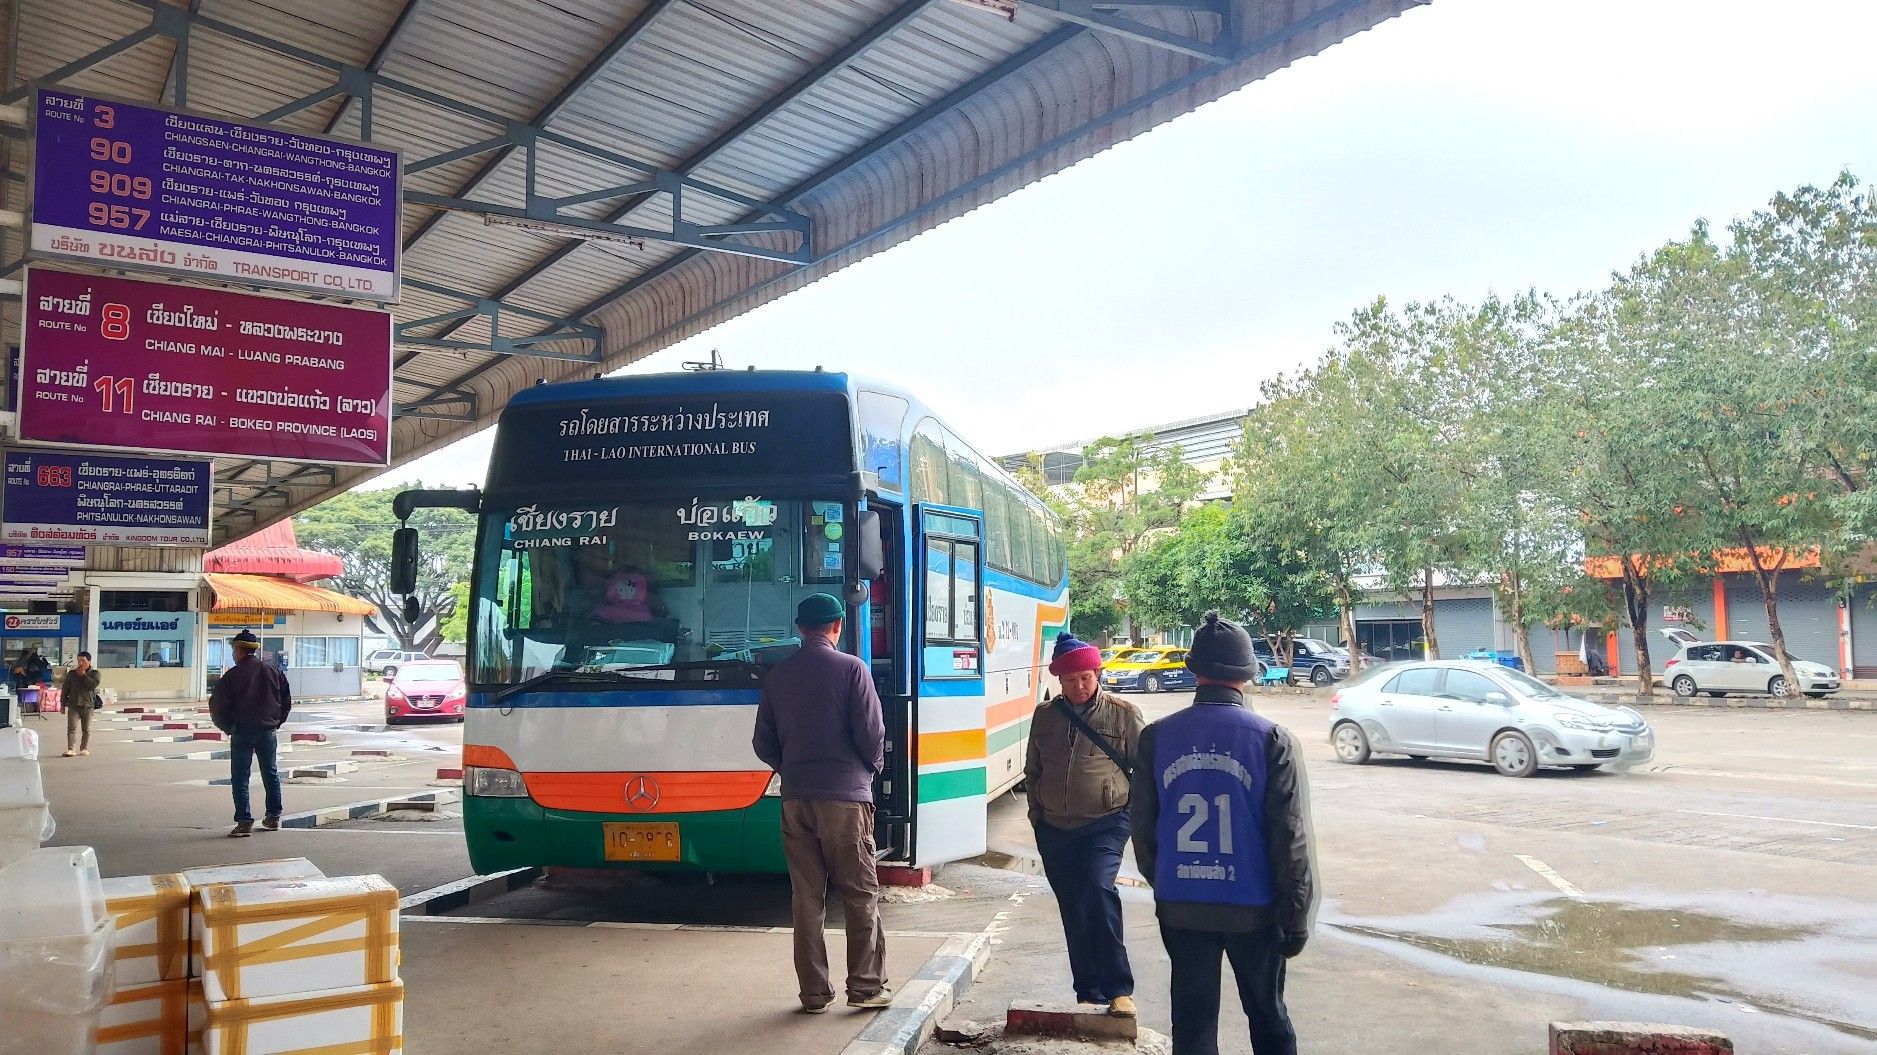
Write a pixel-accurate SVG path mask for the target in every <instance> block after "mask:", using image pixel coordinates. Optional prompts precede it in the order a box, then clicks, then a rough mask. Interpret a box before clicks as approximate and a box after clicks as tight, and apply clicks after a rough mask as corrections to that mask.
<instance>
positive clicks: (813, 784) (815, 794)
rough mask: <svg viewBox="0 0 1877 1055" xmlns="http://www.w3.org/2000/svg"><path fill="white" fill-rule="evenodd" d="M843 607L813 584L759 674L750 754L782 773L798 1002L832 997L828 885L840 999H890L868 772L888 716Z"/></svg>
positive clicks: (879, 759) (879, 763)
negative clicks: (838, 932) (839, 959)
mask: <svg viewBox="0 0 1877 1055" xmlns="http://www.w3.org/2000/svg"><path fill="white" fill-rule="evenodd" d="M846 614H847V606H846V605H844V604H842V603H841V601H840V598H838V597H835V596H833V595H832V594H825V593H817V594H813V595H811V596H809V597H807V598H805V599H804V600H803V601H802V603H801V604H800V605H798V606H797V607H796V609H795V629H796V632H797V633H798V634H799V635H800V636H801V639H802V647H801V650H800V651H798V652H796V653H795V654H794V655H793V656H790V657H789V658H787V659H785V660H783V661H782V662H780V663H778V664H776V666H775V669H774V670H771V671H770V672H769V674H768V676H767V677H765V678H764V679H763V690H762V699H761V700H760V702H758V703H757V705H756V735H755V737H754V739H753V742H752V745H753V746H754V747H755V749H756V757H757V758H760V759H762V760H763V762H765V763H766V764H768V766H769V768H771V769H773V770H775V771H776V772H777V773H779V774H781V776H782V853H783V855H784V856H785V857H786V858H787V859H788V862H789V889H790V892H791V893H792V895H793V899H792V900H793V904H794V923H795V979H796V982H797V983H798V985H799V987H800V992H799V994H798V995H799V996H800V998H801V1001H802V1010H804V1011H806V1012H808V1013H809V1014H811V1015H818V1014H821V1013H823V1012H825V1011H826V1010H827V1009H828V1005H829V1004H832V1003H833V1002H834V984H833V982H832V980H831V979H830V978H829V977H828V944H827V940H826V938H825V937H823V931H824V930H825V928H826V927H827V925H828V892H829V890H833V892H834V895H835V896H836V897H838V898H840V899H841V911H842V914H843V917H844V929H845V930H846V931H847V1006H848V1007H859V1008H870V1009H877V1008H883V1007H886V1006H888V1005H890V1004H891V1003H892V1002H893V994H892V991H891V990H889V989H888V988H887V987H886V932H885V931H884V930H882V929H881V927H880V877H879V873H878V871H877V864H878V862H877V861H876V860H875V858H874V852H873V778H874V777H875V776H877V775H878V774H879V772H880V770H882V769H884V768H885V766H886V724H885V722H884V721H883V720H882V717H881V714H880V697H879V695H878V694H876V693H875V692H874V691H873V675H872V674H870V673H869V672H868V670H867V665H866V664H865V663H863V662H861V661H860V658H859V657H857V656H850V655H848V654H847V653H845V652H842V651H841V650H840V648H839V647H838V644H839V642H840V640H841V623H842V620H843V617H844V616H846Z"/></svg>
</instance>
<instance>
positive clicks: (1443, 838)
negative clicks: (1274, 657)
mask: <svg viewBox="0 0 1877 1055" xmlns="http://www.w3.org/2000/svg"><path fill="white" fill-rule="evenodd" d="M1130 698H1131V699H1133V700H1135V701H1136V702H1137V703H1140V704H1141V705H1142V706H1143V709H1145V710H1147V711H1148V713H1149V716H1150V717H1157V716H1159V715H1162V714H1166V713H1169V712H1171V711H1172V710H1174V709H1176V708H1177V707H1179V706H1183V705H1184V704H1185V703H1186V702H1187V700H1188V699H1189V697H1187V696H1185V695H1177V696H1175V695H1167V696H1158V697H1154V696H1133V697H1130ZM1254 703H1255V704H1256V705H1257V706H1258V708H1259V709H1260V710H1262V711H1264V712H1265V713H1267V714H1270V715H1271V716H1273V717H1274V718H1276V719H1277V720H1278V721H1279V722H1281V723H1283V724H1285V725H1286V726H1288V727H1290V728H1291V729H1293V730H1294V731H1295V732H1296V733H1297V734H1298V736H1299V738H1300V740H1301V741H1302V743H1303V745H1304V754H1305V757H1306V759H1307V764H1308V768H1309V773H1310V777H1311V782H1312V801H1313V810H1314V815H1315V820H1316V830H1317V836H1318V857H1319V866H1320V868H1321V870H1322V874H1323V877H1324V894H1325V900H1324V905H1323V910H1322V913H1321V916H1320V921H1319V926H1318V932H1317V935H1316V938H1315V939H1314V940H1313V942H1312V943H1311V946H1310V948H1309V949H1308V950H1306V952H1305V953H1304V955H1303V956H1302V957H1300V958H1299V959H1297V960H1296V961H1294V962H1293V964H1292V968H1291V975H1290V990H1289V991H1290V1004H1291V1007H1292V1010H1293V1013H1294V1014H1295V1015H1296V1017H1297V1021H1298V1026H1299V1032H1300V1034H1301V1036H1302V1047H1303V1050H1305V1051H1321V1052H1340V1051H1368V1052H1401V1053H1404V1055H1405V1053H1408V1052H1423V1051H1428V1050H1435V1049H1436V1046H1437V1049H1438V1050H1441V1051H1446V1052H1479V1053H1482V1055H1484V1053H1500V1052H1518V1051H1525V1052H1541V1051H1543V1050H1544V1044H1545V1024H1546V1022H1548V1021H1550V1020H1553V1019H1563V1018H1618V1019H1648V1020H1657V1021H1669V1022H1680V1023H1686V1024H1692V1025H1703V1026H1710V1027H1715V1028H1719V1029H1722V1030H1724V1031H1726V1032H1728V1033H1730V1034H1731V1035H1733V1036H1734V1037H1735V1038H1736V1040H1737V1041H1738V1042H1739V1043H1740V1049H1741V1050H1743V1051H1754V1052H1790V1053H1810V1055H1818V1053H1825V1052H1845V1053H1850V1052H1869V1051H1871V1050H1873V1045H1877V1002H1873V1001H1872V1000H1871V999H1870V998H1869V992H1870V986H1871V984H1872V983H1871V980H1872V979H1873V978H1877V807H1874V806H1873V803H1877V714H1857V713H1842V712H1837V713H1822V712H1817V711H1810V712H1808V711H1743V710H1720V709H1713V710H1710V709H1698V708H1686V707H1672V708H1671V707H1662V708H1650V709H1648V710H1647V711H1646V712H1645V713H1646V715H1647V717H1648V718H1649V720H1650V721H1651V723H1652V724H1654V725H1655V726H1656V728H1657V731H1658V733H1659V740H1660V747H1659V749H1658V752H1657V757H1656V758H1655V760H1654V761H1653V762H1651V763H1649V764H1648V765H1646V766H1643V767H1640V768H1638V769H1636V770H1634V771H1632V772H1629V773H1624V774H1616V773H1602V772H1599V773H1592V774H1579V773H1573V772H1551V771H1541V772H1540V773H1539V774H1538V775H1537V776H1535V777H1532V778H1529V779H1526V780H1512V779H1508V778H1505V777H1501V776H1499V775H1497V774H1496V773H1494V772H1493V771H1492V769H1491V768H1489V767H1488V766H1486V765H1484V764H1472V763H1442V762H1432V761H1429V762H1414V761H1409V760H1407V759H1378V760H1377V761H1376V762H1374V763H1372V764H1370V765H1367V766H1360V767H1357V766H1347V765H1343V764H1341V763H1338V762H1337V761H1335V758H1334V755H1333V753H1332V752H1331V751H1330V749H1329V746H1328V743H1327V740H1326V733H1327V730H1326V726H1325V719H1326V716H1327V700H1326V698H1325V697H1323V696H1320V695H1316V694H1284V695H1266V696H1260V697H1257V698H1255V700H1254ZM993 839H994V842H995V849H996V850H997V851H999V857H998V860H999V861H1004V862H1009V866H1010V867H1017V868H1023V867H1028V864H1027V862H1028V861H1029V860H1030V858H1032V856H1033V854H1034V845H1033V840H1032V839H1031V836H1030V832H1029V830H1028V825H1027V823H1026V822H1025V820H1024V818H1023V811H1022V804H1021V802H1020V801H1011V802H1005V803H1000V804H999V805H998V807H997V818H996V821H995V822H994V835H993ZM1130 872H1131V868H1130ZM1032 882H1033V885H1032V887H1031V888H1030V891H1029V892H1028V895H1027V896H1026V897H1025V898H1024V900H1023V901H1022V902H1021V904H1018V905H1015V906H1013V908H1012V910H1011V911H1010V912H1009V914H1008V915H1007V917H1006V918H1005V919H1004V920H1002V921H1001V922H1000V924H999V926H1000V927H1001V928H1003V930H1002V933H1001V934H1000V937H1001V939H1002V942H1003V944H1002V945H1001V946H1000V949H999V953H998V956H997V959H996V960H994V961H993V967H992V970H991V971H990V972H989V974H988V975H987V977H986V978H985V979H983V980H982V981H981V982H980V984H979V987H978V989H977V991H976V992H975V993H974V995H973V999H972V1001H971V1004H970V1005H969V1006H968V1007H967V1008H965V1009H964V1011H963V1013H964V1014H967V1015H972V1016H978V1017H987V1018H988V1017H995V1013H996V1010H997V1009H998V1008H999V1007H1000V1006H1002V1005H1003V1004H1005V1003H1007V1002H1008V1001H1009V1000H1010V999H1015V998H1019V997H1031V998H1034V997H1038V996H1053V997H1054V998H1057V999H1066V998H1068V996H1069V993H1068V990H1067V987H1066V981H1061V982H1059V983H1058V984H1057V985H1056V986H1055V990H1056V991H1054V992H1051V991H1048V990H1045V991H1044V992H1037V991H1036V986H1035V984H1034V979H1037V978H1049V979H1058V980H1066V978H1067V977H1068V975H1067V971H1068V966H1067V962H1066V959H1065V958H1064V956H1063V954H1062V952H1061V937H1060V929H1059V926H1058V924H1057V921H1056V919H1055V906H1054V903H1053V901H1052V900H1051V899H1050V897H1049V895H1048V893H1047V888H1046V887H1043V886H1041V884H1040V883H1037V882H1035V881H1034V880H1033V881H1032ZM1124 897H1125V900H1126V901H1127V918H1128V938H1129V946H1130V949H1131V951H1132V953H1133V959H1134V964H1135V971H1136V975H1137V980H1138V984H1139V986H1140V990H1139V993H1140V996H1139V1002H1140V1005H1141V1013H1142V1016H1143V1022H1144V1023H1145V1024H1146V1025H1148V1026H1150V1027H1152V1028H1156V1029H1161V1030H1164V1029H1166V1028H1167V1026H1168V1024H1169V1023H1168V1020H1167V1001H1166V996H1165V994H1166V987H1167V964H1166V958H1165V954H1164V952H1163V951H1162V950H1161V949H1160V945H1159V939H1158V934H1157V932H1156V930H1155V926H1154V922H1153V909H1152V901H1151V895H1150V893H1149V892H1148V891H1147V890H1145V889H1142V888H1139V887H1130V888H1127V889H1125V890H1124ZM1228 1022H1229V1023H1230V1024H1229V1025H1228V1026H1227V1027H1226V1029H1227V1031H1228V1034H1230V1036H1229V1037H1228V1041H1229V1043H1228V1047H1227V1048H1226V1050H1228V1051H1230V1050H1236V1051H1246V1050H1248V1046H1247V1045H1246V1043H1245V1040H1244V1033H1243V1032H1242V1030H1243V1028H1244V1026H1243V1018H1242V1016H1238V1015H1236V1014H1233V1015H1232V1016H1231V1017H1230V1018H1228Z"/></svg>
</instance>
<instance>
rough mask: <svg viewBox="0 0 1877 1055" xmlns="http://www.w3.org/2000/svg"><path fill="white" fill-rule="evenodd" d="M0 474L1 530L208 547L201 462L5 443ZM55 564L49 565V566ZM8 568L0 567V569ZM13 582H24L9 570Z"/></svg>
mask: <svg viewBox="0 0 1877 1055" xmlns="http://www.w3.org/2000/svg"><path fill="white" fill-rule="evenodd" d="M5 469H6V472H5V475H4V477H3V478H0V487H4V490H0V513H4V516H5V525H4V527H0V537H4V538H5V539H6V541H8V542H13V543H21V542H25V543H35V542H68V543H69V542H76V543H78V544H79V545H81V546H207V545H208V544H209V486H210V481H211V478H212V470H211V468H210V466H209V463H208V462H199V461H187V460H184V459H180V458H117V457H111V456H108V455H101V454H78V453H68V452H65V451H28V450H10V451H7V452H6V458H5ZM54 571H56V569H54ZM7 574H8V570H6V569H0V576H4V575H7ZM12 574H13V575H14V576H16V577H15V578H14V579H13V580H12V585H15V586H18V585H26V584H29V583H30V581H31V580H30V579H27V578H21V577H18V576H22V575H35V576H36V575H41V574H45V572H40V571H35V572H25V571H22V570H18V569H14V570H12Z"/></svg>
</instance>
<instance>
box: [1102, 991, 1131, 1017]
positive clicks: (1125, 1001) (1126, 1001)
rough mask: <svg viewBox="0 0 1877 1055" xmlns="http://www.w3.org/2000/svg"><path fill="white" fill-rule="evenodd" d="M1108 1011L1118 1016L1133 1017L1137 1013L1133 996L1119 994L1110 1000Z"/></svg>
mask: <svg viewBox="0 0 1877 1055" xmlns="http://www.w3.org/2000/svg"><path fill="white" fill-rule="evenodd" d="M1108 1013H1109V1014H1111V1015H1113V1016H1115V1017H1116V1018H1133V1017H1134V1014H1135V1012H1134V998H1133V997H1131V996H1117V997H1115V998H1114V999H1113V1000H1110V1001H1108Z"/></svg>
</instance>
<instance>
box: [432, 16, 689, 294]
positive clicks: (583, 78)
mask: <svg viewBox="0 0 1877 1055" xmlns="http://www.w3.org/2000/svg"><path fill="white" fill-rule="evenodd" d="M671 3H672V0H652V2H651V3H649V4H647V5H645V10H643V11H640V12H639V13H638V15H637V16H635V17H634V18H633V19H632V21H631V22H628V23H627V24H626V27H625V28H624V29H622V30H620V31H619V33H618V34H617V35H616V36H614V37H613V39H612V40H610V41H608V42H607V43H606V46H605V47H603V48H601V49H600V51H599V54H597V55H595V56H593V59H592V61H590V62H588V63H587V64H586V66H585V67H583V68H582V69H581V70H580V72H579V73H577V74H575V75H574V77H573V79H572V80H570V81H568V82H567V83H566V84H564V85H562V86H561V90H560V91H558V92H556V93H555V95H554V98H552V99H550V100H548V102H547V105H545V106H543V107H541V109H539V110H537V111H536V112H535V115H534V120H533V121H531V122H530V123H531V124H533V125H535V126H537V127H544V126H546V125H547V123H548V122H549V121H552V120H553V119H554V118H555V117H556V116H558V115H559V113H560V111H561V109H562V108H563V107H565V106H566V105H567V104H568V103H569V102H571V101H572V100H573V97H574V96H576V95H578V94H580V92H581V91H582V90H583V89H585V88H586V86H587V85H589V84H591V83H593V80H594V78H596V77H598V76H599V75H600V74H601V73H603V72H605V70H606V68H607V67H608V66H610V65H612V62H613V60H614V59H615V58H618V57H619V53H620V52H622V51H624V50H626V49H627V48H628V47H631V46H632V42H633V41H635V40H637V39H638V38H639V34H641V33H644V32H645V31H646V29H648V28H650V26H651V24H652V22H653V21H655V20H656V19H657V18H658V16H659V15H660V14H662V13H663V12H664V10H665V8H667V7H669V6H671ZM513 149H514V147H513V146H510V147H508V148H506V149H504V150H503V151H502V152H501V153H500V154H499V155H497V156H496V157H494V158H491V159H489V161H488V162H487V163H486V164H484V165H483V166H482V167H481V168H479V169H477V170H476V171H475V173H474V174H473V175H471V176H470V177H469V178H468V179H467V180H464V181H463V184H462V186H461V187H459V188H457V191H456V193H457V195H458V196H461V195H464V194H468V193H469V192H470V191H472V190H475V189H476V187H477V185H479V184H481V183H482V181H483V180H485V179H488V178H489V176H490V175H492V174H493V173H494V172H495V170H496V168H497V166H499V165H501V164H502V162H503V161H506V160H507V159H508V155H509V153H510V152H511V151H512V150H513ZM444 215H445V214H443V213H438V214H437V215H435V216H432V217H431V218H430V219H428V220H426V221H424V223H423V225H422V226H420V227H418V228H417V231H416V232H415V233H414V234H412V235H411V236H410V238H408V239H406V240H405V242H404V251H405V252H407V253H408V252H410V251H411V248H412V247H413V246H415V245H416V244H417V243H418V242H419V241H421V240H422V239H423V237H424V236H425V235H427V234H429V233H430V232H431V231H432V230H434V229H436V226H437V225H438V224H440V223H442V222H443V218H444ZM497 295H498V296H506V295H507V294H505V293H504V294H497Z"/></svg>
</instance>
